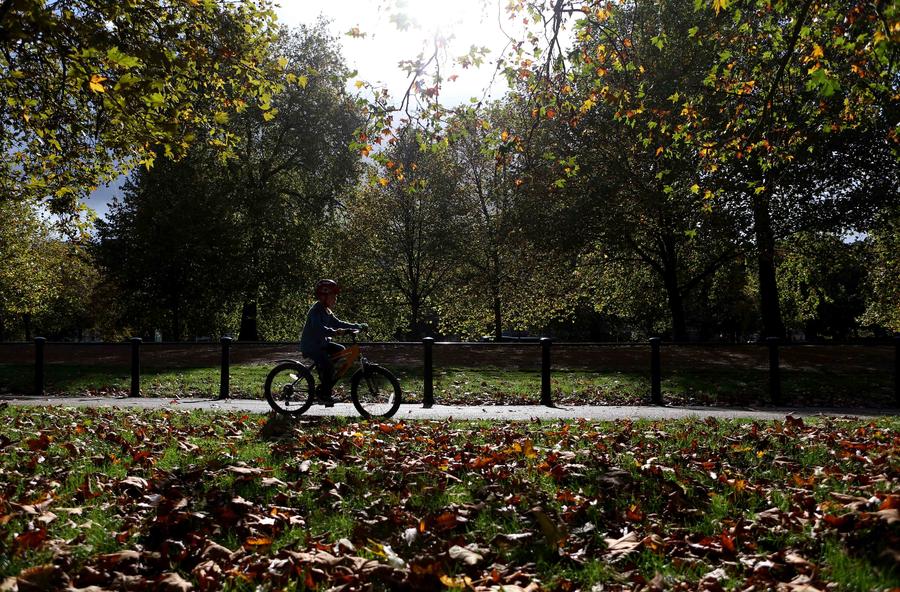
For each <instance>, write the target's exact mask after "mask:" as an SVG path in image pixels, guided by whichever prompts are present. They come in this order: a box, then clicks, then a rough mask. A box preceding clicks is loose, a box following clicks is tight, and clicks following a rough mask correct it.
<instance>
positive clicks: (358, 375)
mask: <svg viewBox="0 0 900 592" xmlns="http://www.w3.org/2000/svg"><path fill="white" fill-rule="evenodd" d="M358 333H359V331H353V332H351V335H352V336H353V341H352V343H351V345H350V346H349V347H347V348H346V349H344V350H343V351H341V352H339V353H338V354H336V355H335V356H332V362H333V363H334V381H333V384H337V382H338V381H339V380H341V379H342V378H343V377H344V376H346V375H347V374H348V373H349V372H350V369H351V368H352V367H353V364H354V362H357V361H358V362H359V367H358V368H357V370H356V371H355V372H354V373H353V374H352V375H351V377H350V400H351V401H352V402H353V406H354V407H356V410H357V411H358V412H359V414H360V415H361V416H363V417H365V418H374V417H385V418H387V417H391V416H392V415H394V414H395V413H396V412H397V410H398V409H399V408H400V403H401V402H402V398H403V393H402V391H401V390H400V382H399V381H398V380H397V378H396V377H395V376H394V375H393V374H392V373H391V371H390V370H388V369H387V368H384V367H383V366H379V365H378V364H375V363H372V362H370V361H369V360H368V359H367V358H366V357H365V356H363V355H361V354H362V352H361V350H360V347H359V343H358V342H357V339H356V336H357V334H358ZM278 362H279V363H278V365H277V366H275V367H274V368H273V369H272V370H271V371H270V372H269V374H268V376H266V386H265V394H266V401H268V402H269V405H270V406H271V407H272V409H274V410H275V411H277V412H278V413H282V414H285V415H289V416H292V417H297V416H300V415H302V414H304V413H306V411H307V410H308V409H309V408H310V407H311V406H312V404H313V403H315V401H316V380H315V378H313V376H314V374H313V370H315V368H316V363H315V362H314V363H312V364H310V365H309V366H307V365H305V364H303V363H302V362H300V361H299V360H278Z"/></svg>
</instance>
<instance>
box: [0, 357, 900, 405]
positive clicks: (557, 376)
mask: <svg viewBox="0 0 900 592" xmlns="http://www.w3.org/2000/svg"><path fill="white" fill-rule="evenodd" d="M269 370H270V367H269V366H267V365H259V364H241V365H232V366H231V370H230V377H229V386H230V388H229V393H230V396H232V397H235V398H251V399H259V398H262V396H263V384H264V382H265V377H266V374H267V373H268V371H269ZM392 370H393V371H394V372H395V373H396V374H397V376H398V378H399V379H400V382H401V386H402V388H403V391H404V398H405V400H406V402H408V403H421V401H422V393H423V389H424V386H423V378H422V372H421V368H404V367H397V368H392ZM45 373H46V378H45V382H46V392H47V393H48V394H59V395H75V396H92V395H106V396H109V395H122V396H124V395H127V394H128V393H129V391H130V388H131V377H130V369H129V368H126V367H110V366H96V365H94V366H87V365H81V366H79V365H67V364H60V365H57V364H53V365H48V366H47V367H46V371H45ZM340 384H344V386H346V383H340ZM433 384H434V397H435V401H436V402H437V403H439V404H448V405H449V404H463V405H503V404H506V405H518V404H538V403H539V402H540V384H541V378H540V374H539V372H537V371H533V372H526V371H520V370H507V369H498V368H491V367H483V368H447V369H438V370H437V371H436V372H435V375H434V383H433ZM33 388H34V370H33V367H32V366H30V365H11V364H0V393H2V392H4V391H8V392H12V393H16V394H27V393H30V392H32V390H33ZM551 388H552V392H553V394H552V398H553V401H554V402H555V403H557V404H561V405H583V404H593V405H643V404H647V403H649V400H650V397H649V393H650V380H649V377H648V375H647V374H646V373H638V372H614V371H609V372H590V371H584V370H569V369H554V371H553V373H552V381H551ZM219 389H220V370H219V368H212V367H207V368H178V369H168V370H166V369H154V368H150V369H145V370H144V371H143V373H142V375H141V393H142V395H143V396H148V397H173V398H174V397H217V396H218V395H219ZM768 389H769V377H768V373H767V372H765V371H761V370H741V369H732V370H706V369H696V370H691V371H684V370H676V371H671V372H667V373H665V374H664V375H663V380H662V393H663V400H664V401H665V402H667V403H668V404H673V405H722V406H732V405H739V406H741V405H760V404H770V403H772V400H771V397H770V396H769V394H768ZM782 391H783V393H784V400H783V401H782V403H783V404H787V405H801V406H816V405H821V406H837V407H840V406H846V407H881V408H884V407H895V406H896V405H897V402H896V400H895V399H894V395H893V385H892V377H891V376H889V375H887V374H885V375H882V374H879V373H875V372H862V373H861V372H857V373H847V372H843V373H842V372H828V371H820V372H810V371H796V370H790V371H789V370H783V371H782ZM861 392H862V393H867V396H865V397H861V396H860V393H861Z"/></svg>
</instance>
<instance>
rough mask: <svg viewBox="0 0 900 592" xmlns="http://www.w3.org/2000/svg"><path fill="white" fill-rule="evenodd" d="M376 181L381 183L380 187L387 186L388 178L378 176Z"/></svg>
mask: <svg viewBox="0 0 900 592" xmlns="http://www.w3.org/2000/svg"><path fill="white" fill-rule="evenodd" d="M378 182H379V183H381V186H382V187H387V184H388V180H387V179H385V178H384V177H379V178H378Z"/></svg>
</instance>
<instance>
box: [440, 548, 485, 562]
mask: <svg viewBox="0 0 900 592" xmlns="http://www.w3.org/2000/svg"><path fill="white" fill-rule="evenodd" d="M447 554H448V555H449V556H450V558H451V559H455V560H456V561H461V562H462V563H465V564H466V565H477V564H478V562H480V561H481V560H482V559H484V557H482V556H481V555H480V554H478V553H476V552H474V551H470V550H469V549H466V548H465V547H460V546H459V545H453V546H452V547H450V550H449V551H447Z"/></svg>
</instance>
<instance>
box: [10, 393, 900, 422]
mask: <svg viewBox="0 0 900 592" xmlns="http://www.w3.org/2000/svg"><path fill="white" fill-rule="evenodd" d="M3 404H9V405H23V406H24V405H30V406H47V405H58V406H67V407H120V408H135V407H137V408H145V409H186V410H187V409H207V410H221V411H248V412H251V413H268V412H269V411H270V409H269V405H268V404H267V403H266V402H265V401H264V400H259V399H226V400H224V401H218V400H215V399H163V398H144V397H141V398H122V397H65V398H63V397H58V398H56V397H54V398H48V397H11V396H6V397H0V405H3ZM787 415H793V416H795V417H811V416H852V417H861V418H869V417H880V416H900V410H881V409H834V408H824V407H821V408H820V407H802V408H791V407H766V408H762V409H750V408H734V407H655V406H650V405H648V406H642V407H624V406H598V405H593V406H588V405H578V406H572V407H543V406H540V405H516V406H500V405H484V406H481V405H467V406H451V405H435V406H434V407H432V408H431V409H423V408H422V406H421V405H418V404H416V405H403V406H402V407H400V410H399V411H398V412H397V415H395V416H394V419H404V420H410V419H448V418H453V419H472V420H474V419H498V420H507V419H508V420H520V421H521V420H530V419H581V418H584V419H593V420H609V421H612V420H616V419H679V418H684V417H718V418H731V417H734V418H748V419H784V418H785V416H787ZM305 416H311V417H324V416H343V417H355V416H357V413H356V409H354V407H353V405H351V404H350V403H338V404H337V405H335V406H334V407H332V408H325V407H322V406H321V405H314V406H313V407H312V408H310V410H309V411H307V412H306V415H305Z"/></svg>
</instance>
